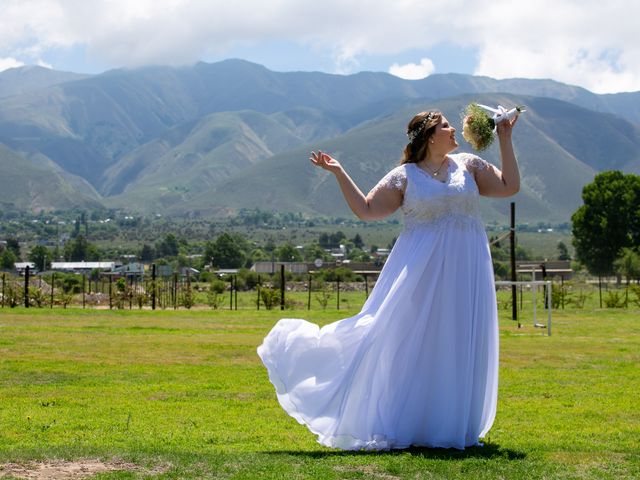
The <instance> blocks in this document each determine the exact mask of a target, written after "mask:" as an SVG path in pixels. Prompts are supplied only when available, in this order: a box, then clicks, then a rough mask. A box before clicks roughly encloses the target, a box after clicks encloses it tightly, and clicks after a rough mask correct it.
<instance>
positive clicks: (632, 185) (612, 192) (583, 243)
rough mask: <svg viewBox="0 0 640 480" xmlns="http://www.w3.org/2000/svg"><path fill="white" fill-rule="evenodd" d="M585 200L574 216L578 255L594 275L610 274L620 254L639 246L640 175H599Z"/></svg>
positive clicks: (614, 173)
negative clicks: (626, 248) (627, 248)
mask: <svg viewBox="0 0 640 480" xmlns="http://www.w3.org/2000/svg"><path fill="white" fill-rule="evenodd" d="M582 201H583V205H582V206H581V207H580V208H578V210H576V212H575V213H574V214H573V215H572V217H571V220H572V222H573V244H574V246H575V249H576V256H577V258H578V260H580V261H581V262H582V263H584V264H585V265H586V267H587V268H588V269H589V271H590V272H591V273H593V274H595V275H611V274H613V273H614V265H613V262H614V261H615V260H616V258H617V257H618V255H619V253H620V251H621V250H622V249H623V248H625V247H637V246H639V245H640V176H638V175H633V174H628V175H625V174H623V173H622V172H619V171H608V172H602V173H599V174H598V175H596V177H595V179H594V180H593V182H591V183H589V184H587V185H586V186H585V187H584V188H583V189H582Z"/></svg>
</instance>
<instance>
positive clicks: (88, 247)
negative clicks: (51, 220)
mask: <svg viewBox="0 0 640 480" xmlns="http://www.w3.org/2000/svg"><path fill="white" fill-rule="evenodd" d="M101 256H102V255H101V253H100V250H99V249H98V247H96V246H95V245H94V244H92V243H89V242H88V241H87V239H86V238H85V236H84V235H78V236H77V237H76V238H74V239H73V240H70V241H69V242H67V244H66V245H65V246H64V259H65V260H66V261H67V262H82V261H85V262H96V261H98V260H100V257H101Z"/></svg>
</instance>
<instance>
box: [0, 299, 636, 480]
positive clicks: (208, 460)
mask: <svg viewBox="0 0 640 480" xmlns="http://www.w3.org/2000/svg"><path fill="white" fill-rule="evenodd" d="M355 312H356V308H355V307H352V308H351V309H350V310H345V309H343V310H340V311H336V310H326V311H318V310H316V311H311V312H307V311H304V310H303V311H286V312H284V313H285V314H286V315H287V316H298V317H304V318H307V319H310V320H312V321H316V322H318V323H323V324H324V323H328V322H330V321H333V320H335V319H338V318H342V317H344V316H347V315H350V314H353V313H355ZM500 313H501V315H503V316H505V318H503V319H502V320H501V336H500V340H501V346H500V348H501V360H500V365H501V370H500V375H501V378H500V393H499V404H498V416H497V419H496V422H495V424H494V427H493V429H492V430H491V432H490V435H489V437H488V438H487V439H486V445H485V446H484V447H482V448H471V449H468V450H466V451H463V452H460V451H450V450H442V449H413V450H408V451H394V452H382V453H357V452H356V453H354V452H340V451H334V450H331V449H327V448H324V447H321V446H320V445H318V444H317V443H316V442H315V438H314V436H313V435H311V434H310V433H309V432H308V431H307V430H306V428H304V427H302V426H300V425H298V424H297V422H296V421H295V420H293V419H292V418H290V417H288V416H287V415H286V414H285V413H283V411H282V410H281V409H280V407H279V405H278V403H277V401H276V398H275V394H274V391H273V388H272V387H271V385H270V383H269V382H268V379H267V375H266V371H265V370H264V368H263V367H262V366H261V363H260V361H259V359H258V357H257V356H256V354H255V348H256V346H257V345H258V344H259V343H260V342H261V339H262V337H263V336H264V335H265V334H266V332H267V331H268V330H269V328H270V327H271V326H272V325H273V323H274V322H275V321H276V320H277V319H278V318H280V316H281V315H282V312H280V311H264V310H261V311H260V312H256V311H251V310H245V311H233V312H230V311H195V312H188V311H184V310H178V311H173V310H167V311H156V312H150V311H136V310H133V311H104V310H80V309H68V310H62V309H54V310H49V309H29V310H25V309H14V310H9V309H3V310H0V388H1V390H0V392H1V393H0V465H2V464H3V463H9V462H11V463H14V464H15V463H25V464H26V462H28V461H30V460H43V459H66V460H74V459H89V458H90V459H102V460H104V461H113V460H117V461H123V462H128V463H129V464H136V465H139V466H140V467H141V468H143V470H133V471H120V472H107V473H101V474H99V475H98V476H97V477H96V478H229V479H253V478H282V479H303V478H319V479H325V478H326V479H332V478H336V479H338V478H339V479H342V478H354V479H356V478H360V479H370V478H377V479H396V478H410V479H423V478H424V479H435V478H443V479H449V478H465V479H476V478H486V479H494V478H504V479H520V478H521V479H530V478H575V479H589V478H593V479H603V478H604V479H609V478H610V479H619V478H640V400H639V398H640V396H639V393H638V392H639V391H640V367H639V365H640V311H638V310H615V311H614V310H593V309H588V310H587V309H585V310H565V311H563V312H554V324H553V336H551V337H547V336H546V334H545V330H543V329H534V328H533V327H531V326H530V325H531V323H532V322H531V319H530V312H526V311H523V314H524V315H525V318H524V319H523V320H522V323H523V328H521V329H518V328H517V327H516V326H515V325H514V322H512V321H510V320H508V319H506V315H507V314H509V313H510V311H507V310H501V311H500ZM545 321H546V317H545ZM2 475H3V470H2V469H1V467H0V477H1V476H2Z"/></svg>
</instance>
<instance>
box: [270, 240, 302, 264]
mask: <svg viewBox="0 0 640 480" xmlns="http://www.w3.org/2000/svg"><path fill="white" fill-rule="evenodd" d="M276 258H277V259H278V260H280V261H281V262H301V261H302V255H301V254H300V251H299V250H298V249H297V248H296V247H294V246H293V245H291V244H290V243H285V244H284V245H281V246H280V247H278V248H277V249H276Z"/></svg>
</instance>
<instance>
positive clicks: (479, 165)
mask: <svg viewBox="0 0 640 480" xmlns="http://www.w3.org/2000/svg"><path fill="white" fill-rule="evenodd" d="M464 164H465V165H466V167H467V170H472V169H473V170H484V169H485V168H489V167H490V166H491V164H490V163H489V162H487V161H486V160H485V159H483V158H480V157H478V156H477V155H473V154H468V155H465V158H464Z"/></svg>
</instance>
